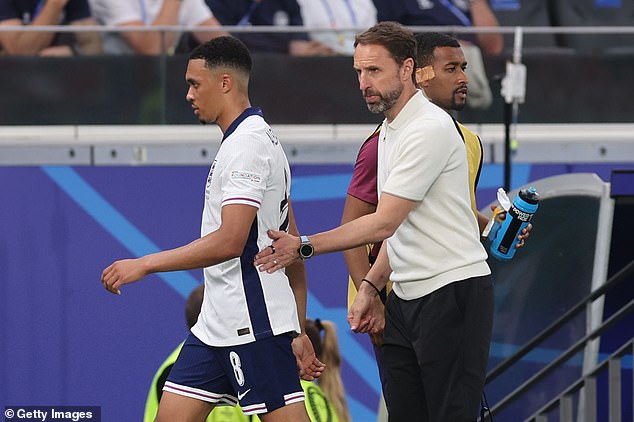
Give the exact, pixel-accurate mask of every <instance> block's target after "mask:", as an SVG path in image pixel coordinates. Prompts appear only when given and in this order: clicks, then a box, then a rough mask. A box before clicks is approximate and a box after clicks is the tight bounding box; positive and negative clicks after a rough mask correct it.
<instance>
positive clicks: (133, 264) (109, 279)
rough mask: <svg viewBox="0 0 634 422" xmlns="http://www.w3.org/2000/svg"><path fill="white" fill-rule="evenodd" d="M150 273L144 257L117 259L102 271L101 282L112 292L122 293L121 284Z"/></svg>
mask: <svg viewBox="0 0 634 422" xmlns="http://www.w3.org/2000/svg"><path fill="white" fill-rule="evenodd" d="M146 275H148V272H147V270H146V269H145V266H144V265H143V262H142V258H138V259H123V260H121V261H116V262H114V263H112V264H110V266H109V267H108V268H106V269H105V270H103V272H102V273H101V282H102V283H103V286H104V287H105V288H106V290H108V291H109V292H110V293H113V294H116V295H120V294H121V290H120V289H121V286H123V285H124V284H129V283H133V282H135V281H137V280H140V279H142V278H143V277H145V276H146Z"/></svg>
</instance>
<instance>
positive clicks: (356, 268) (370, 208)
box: [341, 195, 376, 289]
mask: <svg viewBox="0 0 634 422" xmlns="http://www.w3.org/2000/svg"><path fill="white" fill-rule="evenodd" d="M375 211H376V205H374V204H370V203H369V202H365V201H362V200H361V199H358V198H355V197H354V196H352V195H348V196H347V197H346V203H345V205H344V207H343V214H342V216H341V224H346V223H348V222H350V221H352V220H356V219H357V218H359V217H362V216H364V215H368V214H372V213H373V212H375ZM343 257H344V259H345V261H346V266H347V267H348V273H349V274H350V277H351V278H352V282H353V283H354V285H355V286H356V287H357V289H359V285H360V284H361V279H363V277H364V276H365V275H366V274H367V273H368V271H370V262H369V261H368V252H367V248H366V246H365V245H364V246H359V247H357V248H352V249H348V250H345V251H343Z"/></svg>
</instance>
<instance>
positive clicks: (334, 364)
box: [302, 318, 351, 422]
mask: <svg viewBox="0 0 634 422" xmlns="http://www.w3.org/2000/svg"><path fill="white" fill-rule="evenodd" d="M322 333H323V334H322ZM306 335H308V338H309V339H310V341H311V343H312V344H313V348H314V349H315V355H316V356H317V358H318V359H319V360H320V361H321V362H323V363H324V364H325V365H326V368H325V369H324V371H323V372H322V374H321V376H320V377H319V378H318V379H317V380H316V383H317V385H318V386H319V387H320V389H321V391H323V395H324V396H325V401H326V404H328V402H330V405H331V406H332V407H333V408H334V413H335V414H336V415H335V416H336V417H333V416H330V417H329V418H327V419H326V420H328V421H333V422H334V421H337V420H338V421H339V422H350V420H351V419H350V412H349V411H348V403H347V402H346V392H345V389H344V386H343V380H342V379H341V353H340V352H339V340H338V339H337V327H336V325H335V324H334V323H333V322H332V321H326V320H320V319H319V318H317V319H315V320H312V319H306ZM304 383H305V382H302V386H304V385H303V384H304ZM313 384H315V383H313ZM310 388H311V386H305V387H304V391H305V392H306V408H307V409H308V413H309V416H310V417H311V421H315V420H317V421H319V420H322V419H320V418H313V415H312V414H311V412H310V405H312V399H313V397H312V396H313V395H312V394H311V390H310Z"/></svg>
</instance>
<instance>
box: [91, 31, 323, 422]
mask: <svg viewBox="0 0 634 422" xmlns="http://www.w3.org/2000/svg"><path fill="white" fill-rule="evenodd" d="M251 65H252V62H251V56H250V54H249V51H248V49H247V48H246V47H245V46H244V44H242V42H240V41H239V40H237V39H236V38H233V37H219V38H215V39H213V40H211V41H209V42H207V43H205V44H202V45H200V46H199V47H197V48H196V49H195V50H194V51H193V52H192V53H191V54H190V56H189V62H188V65H187V71H186V75H185V78H186V81H187V83H188V85H189V89H188V91H187V97H186V98H187V100H188V101H189V102H190V103H191V106H192V109H193V111H194V114H195V115H196V116H197V117H198V119H199V120H200V121H201V122H202V123H212V122H215V123H216V124H218V126H219V127H220V129H221V130H222V132H223V139H222V143H221V145H220V149H219V151H218V154H217V155H216V158H215V159H214V161H213V163H212V165H211V169H210V171H209V176H208V177H207V182H206V185H205V200H204V209H203V215H202V225H201V237H200V238H199V239H196V240H194V241H193V242H191V243H189V244H187V245H184V246H181V247H179V248H176V249H171V250H166V251H162V252H159V253H155V254H151V255H146V256H143V257H141V258H138V259H126V260H121V261H117V262H114V263H113V264H111V265H110V266H109V267H107V268H106V269H105V270H104V271H103V274H102V281H103V284H104V286H105V287H106V289H108V291H110V292H112V293H116V294H118V293H120V289H121V287H122V286H123V285H125V284H128V283H132V282H134V281H137V280H140V279H141V278H143V277H145V276H146V275H148V274H150V273H154V272H159V271H176V270H189V269H193V268H204V278H205V293H204V299H203V305H202V310H201V313H200V316H199V318H198V321H197V323H196V324H195V325H194V327H193V328H192V330H191V334H190V335H189V337H188V338H187V340H186V341H185V344H184V345H183V348H182V350H181V353H180V355H179V357H178V359H177V360H176V363H175V364H174V367H173V368H172V371H171V372H170V375H169V377H168V379H167V381H166V383H165V387H164V394H163V397H162V399H161V402H160V404H159V409H158V415H157V418H156V420H157V421H162V422H167V421H170V422H172V421H176V420H178V421H203V420H204V419H205V417H206V416H207V414H209V412H210V411H211V410H212V409H213V408H214V407H215V406H216V405H217V404H229V405H235V404H236V403H238V402H239V403H240V405H241V406H242V409H243V411H244V413H245V414H258V415H259V416H260V418H261V419H262V421H263V422H275V421H280V422H281V421H290V420H292V421H299V422H308V421H309V419H308V415H307V414H306V409H305V407H304V404H303V400H304V393H303V391H302V388H301V387H300V383H299V377H298V376H297V365H298V364H299V365H300V369H302V370H303V371H304V372H306V374H305V376H306V377H309V378H310V377H312V376H318V375H319V374H320V372H321V370H322V369H323V366H322V364H321V363H320V362H319V361H318V360H317V359H316V358H315V354H314V351H313V348H312V345H311V343H310V340H309V339H308V337H307V336H306V335H305V333H302V329H301V327H303V324H304V321H305V309H306V278H305V270H304V266H303V265H302V264H301V263H297V265H293V266H289V267H288V269H287V270H286V273H285V272H284V271H274V272H271V273H266V274H265V273H259V272H258V271H257V269H256V268H255V267H254V265H253V259H254V257H255V254H256V253H257V251H258V250H259V249H261V248H263V247H265V246H266V245H267V244H268V243H269V240H268V238H267V235H266V229H267V228H270V227H276V228H278V229H279V230H282V231H286V230H288V231H290V232H291V233H294V234H297V228H296V226H295V221H294V217H293V211H292V207H291V204H290V200H289V192H290V181H291V179H290V169H289V165H288V162H287V160H286V156H285V155H284V151H283V149H282V146H281V145H280V142H279V140H278V138H277V137H276V136H275V134H274V133H273V131H272V130H271V128H270V127H269V125H268V124H267V123H266V121H265V120H264V117H263V115H262V111H261V110H260V109H259V108H257V107H252V106H251V103H250V100H249V97H248V83H249V75H250V71H251ZM287 275H288V276H287ZM300 333H301V334H300ZM296 336H297V337H296ZM293 337H296V338H295V339H294V338H293ZM294 352H295V355H296V356H297V358H296V357H295V356H294ZM296 359H297V362H296Z"/></svg>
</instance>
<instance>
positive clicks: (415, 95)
mask: <svg viewBox="0 0 634 422" xmlns="http://www.w3.org/2000/svg"><path fill="white" fill-rule="evenodd" d="M415 56H416V42H415V39H414V36H413V34H412V33H411V32H410V31H409V30H407V29H405V28H404V27H402V26H401V25H399V24H396V23H392V22H382V23H379V24H377V25H375V26H374V27H372V28H370V29H369V30H368V31H366V32H364V33H363V34H360V35H359V36H358V37H357V38H356V41H355V53H354V68H355V70H356V72H357V75H358V79H359V88H360V90H361V92H362V94H363V97H364V99H365V101H366V104H367V106H368V108H369V109H370V111H372V112H375V113H383V114H384V115H385V120H384V122H383V125H382V127H381V130H380V137H379V147H378V172H377V179H378V183H377V184H378V191H379V194H380V197H379V202H378V205H377V210H376V212H374V213H373V214H368V215H365V216H363V217H360V218H358V219H356V220H353V221H351V222H348V223H346V224H344V225H342V226H340V227H337V228H336V229H333V230H330V231H327V232H323V233H318V234H315V235H311V236H301V237H294V236H290V235H288V234H287V233H284V232H280V231H271V232H270V233H269V236H270V237H271V238H272V239H273V240H274V242H273V246H274V248H275V253H271V252H272V250H271V249H270V248H269V249H264V250H262V251H261V252H260V253H259V254H258V256H257V257H256V258H257V259H256V264H257V265H258V266H259V267H260V269H261V270H262V271H269V272H270V271H277V270H278V269H279V268H281V267H282V266H284V265H287V264H289V263H292V262H295V261H296V260H298V259H300V258H304V259H306V258H309V257H310V256H312V255H313V254H322V253H328V252H334V251H340V250H344V249H349V248H352V247H356V246H360V245H365V244H368V243H375V242H378V241H381V240H384V239H387V242H386V244H387V247H383V248H381V251H380V252H379V256H378V259H377V261H376V263H375V264H374V266H373V267H372V268H371V269H370V271H369V272H368V274H367V275H366V277H365V278H364V279H363V283H362V284H361V286H360V288H359V292H358V294H357V297H356V299H355V303H354V304H353V305H352V307H351V308H350V311H349V314H348V320H349V322H350V326H351V328H352V329H353V330H354V331H359V332H367V331H372V330H373V324H374V320H375V317H374V316H373V315H371V313H370V312H369V309H370V303H371V301H372V300H374V297H375V296H376V295H377V294H378V293H379V291H380V290H381V289H382V288H383V287H384V286H385V284H386V282H387V280H388V279H391V280H392V281H393V282H394V285H393V290H392V292H393V293H392V294H390V295H389V296H388V298H387V301H386V305H385V331H384V343H383V354H384V360H385V372H386V378H387V388H386V397H385V398H386V404H387V408H388V414H389V420H390V421H394V422H400V421H410V420H416V421H430V422H438V421H451V422H466V421H474V420H475V419H476V418H477V412H478V407H479V400H480V396H481V394H482V388H483V386H484V379H485V371H486V363H487V359H488V351H489V342H490V338H491V328H492V318H493V286H492V284H491V277H490V270H489V267H488V265H487V264H486V258H487V254H486V251H485V249H484V247H483V246H482V244H481V243H480V239H479V237H480V235H479V230H478V225H477V222H476V219H475V218H474V215H473V212H472V211H471V201H470V194H469V184H468V180H469V179H468V165H467V156H466V151H465V147H464V143H463V141H462V139H461V138H460V135H459V134H458V131H457V130H456V127H455V125H454V122H453V121H452V119H451V117H450V116H449V114H447V113H446V112H445V111H444V110H442V109H440V108H439V107H437V106H436V105H434V104H432V103H431V102H430V101H429V100H427V99H426V98H425V97H424V96H423V94H422V93H421V91H419V90H417V89H416V85H415V82H414V78H413V73H414V70H415V68H416V66H415Z"/></svg>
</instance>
